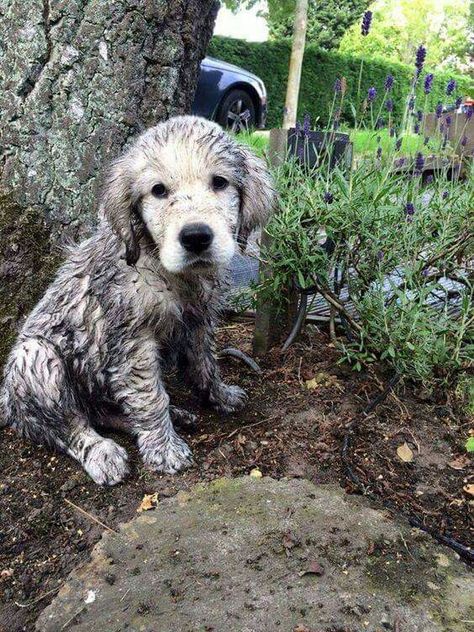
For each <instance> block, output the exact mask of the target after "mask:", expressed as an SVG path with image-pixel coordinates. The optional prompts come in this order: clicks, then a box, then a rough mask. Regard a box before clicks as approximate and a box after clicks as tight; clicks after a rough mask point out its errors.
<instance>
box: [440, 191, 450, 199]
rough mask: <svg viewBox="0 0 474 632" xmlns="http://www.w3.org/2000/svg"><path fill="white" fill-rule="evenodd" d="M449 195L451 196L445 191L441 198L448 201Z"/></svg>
mask: <svg viewBox="0 0 474 632" xmlns="http://www.w3.org/2000/svg"><path fill="white" fill-rule="evenodd" d="M448 195H449V193H448V192H447V191H443V194H442V195H441V197H442V198H443V200H446V198H447V197H448Z"/></svg>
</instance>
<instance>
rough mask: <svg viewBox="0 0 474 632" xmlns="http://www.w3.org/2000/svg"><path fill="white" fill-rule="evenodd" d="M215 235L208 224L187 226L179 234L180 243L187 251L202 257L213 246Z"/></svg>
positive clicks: (198, 223) (197, 223)
mask: <svg viewBox="0 0 474 632" xmlns="http://www.w3.org/2000/svg"><path fill="white" fill-rule="evenodd" d="M213 239H214V233H213V232H212V229H211V228H210V227H209V226H208V225H207V224H201V223H200V222H196V223H194V224H186V226H184V227H183V228H182V230H181V232H180V233H179V242H180V244H181V245H182V246H183V248H184V249H185V250H187V251H188V252H192V253H193V254H195V255H200V254H201V253H202V252H204V251H206V250H207V249H208V248H209V246H210V245H211V244H212V241H213Z"/></svg>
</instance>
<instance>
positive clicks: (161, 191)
mask: <svg viewBox="0 0 474 632" xmlns="http://www.w3.org/2000/svg"><path fill="white" fill-rule="evenodd" d="M151 194H152V195H154V196H155V197H157V198H164V197H166V196H167V195H168V189H167V188H166V187H165V185H164V184H162V183H161V182H158V184H155V185H154V186H153V188H152V190H151Z"/></svg>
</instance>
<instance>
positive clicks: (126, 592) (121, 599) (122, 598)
mask: <svg viewBox="0 0 474 632" xmlns="http://www.w3.org/2000/svg"><path fill="white" fill-rule="evenodd" d="M130 590H131V588H127V590H126V591H125V592H124V593H123V595H122V596H121V597H120V601H123V600H124V599H125V597H126V596H127V595H128V593H129V592H130Z"/></svg>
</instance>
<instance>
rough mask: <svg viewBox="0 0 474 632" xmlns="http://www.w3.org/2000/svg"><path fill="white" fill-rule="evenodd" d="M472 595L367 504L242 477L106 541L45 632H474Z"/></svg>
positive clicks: (426, 542) (444, 554) (450, 556)
mask: <svg viewBox="0 0 474 632" xmlns="http://www.w3.org/2000/svg"><path fill="white" fill-rule="evenodd" d="M473 595H474V580H473V576H472V574H471V572H470V570H469V569H468V568H467V567H466V566H465V565H464V564H463V563H462V562H461V561H460V560H459V559H457V556H456V555H455V554H454V553H453V552H452V551H450V550H449V549H445V548H443V547H441V546H439V545H438V544H436V543H435V542H433V541H432V540H431V539H430V538H429V537H428V536H426V535H425V534H424V533H422V532H420V531H418V530H413V529H410V528H409V527H408V526H406V525H405V524H402V523H398V522H396V521H394V520H392V519H391V518H390V517H389V516H388V514H386V513H384V512H382V511H379V510H375V509H373V508H372V507H371V506H370V505H369V504H368V503H367V502H366V501H365V500H364V499H362V498H360V497H356V496H348V495H346V494H344V492H343V491H342V490H341V489H339V488H338V487H336V486H325V485H323V486H315V485H313V484H311V483H310V482H309V481H305V480H297V479H293V480H285V479H283V480H280V481H276V480H273V479H269V478H263V479H254V478H251V477H243V478H238V479H219V480H217V481H214V482H213V483H211V484H208V485H200V486H197V487H195V488H194V489H193V490H192V491H191V492H190V493H184V492H180V493H178V495H177V496H176V497H174V498H172V499H167V500H165V501H164V502H162V503H161V504H160V505H159V506H158V508H157V509H156V510H154V511H149V512H146V513H143V514H141V515H139V516H137V517H136V518H134V519H132V520H131V521H130V522H128V523H126V524H124V525H123V526H122V527H121V529H120V533H119V534H118V535H116V534H114V533H111V532H105V533H104V536H103V538H102V540H101V541H100V542H99V543H98V544H97V545H96V547H95V549H94V550H93V552H92V558H91V561H90V562H88V563H86V564H85V565H84V566H82V567H81V568H78V569H77V570H75V571H74V572H73V573H72V574H71V575H70V577H69V578H68V580H67V582H66V583H65V585H64V586H63V587H62V589H61V591H60V592H59V594H58V596H57V597H56V598H55V599H54V601H53V602H52V604H51V605H50V606H48V607H47V608H46V609H45V610H44V612H43V613H42V614H41V616H40V617H39V619H38V621H37V625H36V629H37V630H38V631H40V632H53V631H54V632H57V631H58V630H73V631H76V632H86V631H87V632H93V631H96V630H97V631H100V632H121V631H127V632H138V631H143V632H201V631H202V632H224V631H225V632H229V631H232V632H234V631H237V632H278V631H280V630H281V631H282V632H323V631H324V632H362V631H364V632H365V631H369V632H384V631H386V630H393V631H394V632H448V631H449V632H468V630H472V621H473V620H474V612H473V605H474V604H473ZM298 626H299V627H298Z"/></svg>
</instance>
